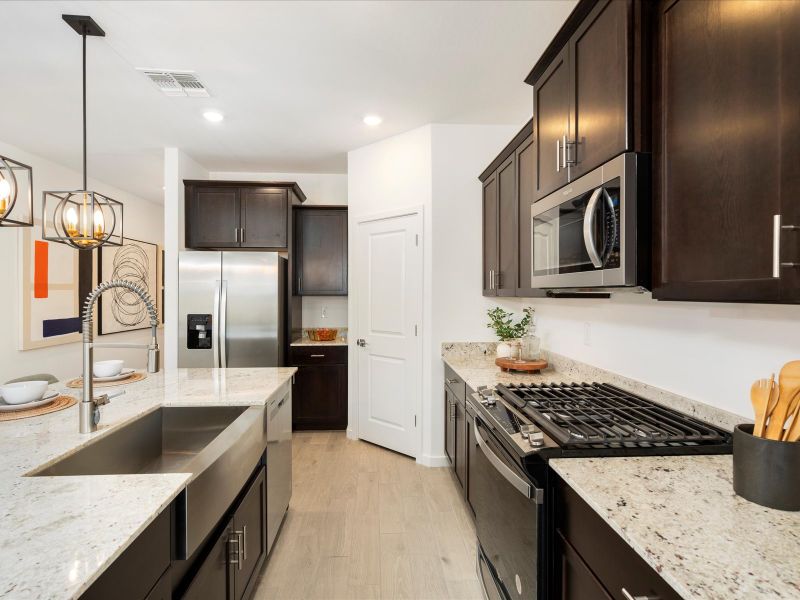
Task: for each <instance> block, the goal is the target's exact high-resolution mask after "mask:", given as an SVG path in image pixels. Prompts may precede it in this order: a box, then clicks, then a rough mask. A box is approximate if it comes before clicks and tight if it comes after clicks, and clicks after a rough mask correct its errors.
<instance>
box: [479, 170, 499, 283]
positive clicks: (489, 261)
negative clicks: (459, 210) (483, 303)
mask: <svg viewBox="0 0 800 600" xmlns="http://www.w3.org/2000/svg"><path fill="white" fill-rule="evenodd" d="M481 182H482V183H483V274H482V279H483V295H484V296H496V295H497V288H496V287H495V281H496V279H495V277H496V274H497V271H498V262H497V252H498V247H497V230H498V223H497V215H498V211H497V173H496V172H494V171H493V172H492V173H491V174H489V175H488V176H487V177H486V179H483V178H482V179H481Z"/></svg>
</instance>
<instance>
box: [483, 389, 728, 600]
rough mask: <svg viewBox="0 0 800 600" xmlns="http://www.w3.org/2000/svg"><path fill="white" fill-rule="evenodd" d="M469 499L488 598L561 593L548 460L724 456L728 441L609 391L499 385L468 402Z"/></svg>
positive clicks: (544, 599) (544, 598) (720, 433)
mask: <svg viewBox="0 0 800 600" xmlns="http://www.w3.org/2000/svg"><path fill="white" fill-rule="evenodd" d="M467 426H468V431H469V434H470V437H471V440H470V443H469V447H470V448H469V453H470V454H469V473H468V476H467V481H468V485H469V501H470V504H471V505H472V508H473V509H474V511H475V523H476V531H477V537H478V565H477V569H478V576H479V577H480V579H481V582H482V584H483V586H484V589H485V591H486V596H487V597H488V598H492V599H493V598H497V599H500V600H509V599H525V600H532V599H537V600H549V599H550V598H554V597H556V596H555V595H554V594H556V593H557V592H558V589H557V585H558V584H557V581H556V577H555V575H556V573H557V568H558V567H557V565H556V564H555V554H554V552H553V550H552V548H553V546H554V537H555V525H554V523H555V514H556V511H557V507H555V506H554V500H555V492H554V486H553V477H554V476H553V474H552V473H551V471H550V469H549V467H548V465H547V462H548V460H549V459H550V458H567V457H587V456H641V455H668V454H669V455H673V454H723V453H724V454H729V453H730V452H731V450H732V445H731V435H730V433H729V432H726V431H724V430H722V429H719V428H717V427H714V426H712V425H709V424H707V423H704V422H703V421H700V420H699V419H696V418H694V417H690V416H688V415H684V414H682V413H680V412H678V411H675V410H672V409H670V408H666V407H663V406H660V405H658V404H656V403H654V402H650V401H648V400H645V399H643V398H640V397H638V396H635V395H633V394H630V393H628V392H626V391H624V390H622V389H620V388H616V387H614V386H611V385H607V384H598V383H592V384H549V385H508V386H503V385H500V386H498V387H497V389H496V390H491V389H483V390H480V391H479V393H476V394H472V395H471V396H470V398H469V401H468V402H467Z"/></svg>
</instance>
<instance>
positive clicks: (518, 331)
mask: <svg viewBox="0 0 800 600" xmlns="http://www.w3.org/2000/svg"><path fill="white" fill-rule="evenodd" d="M522 312H523V313H524V314H523V316H522V318H521V319H520V320H519V322H518V323H515V322H514V315H513V313H510V312H506V311H505V310H503V309H502V308H500V307H499V306H498V307H495V308H490V309H489V310H488V311H487V312H486V314H487V315H488V316H489V323H487V325H486V326H487V327H489V329H492V330H493V331H494V332H495V335H497V339H498V340H499V343H498V344H497V358H506V357H508V356H512V355H513V354H514V349H515V346H518V345H519V342H518V340H519V338H521V337H522V336H524V335H525V334H527V333H528V331H529V330H530V327H531V324H532V322H533V313H534V308H533V307H531V306H528V307H526V308H524V309H523V311H522Z"/></svg>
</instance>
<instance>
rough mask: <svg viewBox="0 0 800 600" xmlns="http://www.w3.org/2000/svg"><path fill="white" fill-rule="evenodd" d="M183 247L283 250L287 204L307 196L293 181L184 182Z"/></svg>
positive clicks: (286, 241) (288, 239) (288, 240)
mask: <svg viewBox="0 0 800 600" xmlns="http://www.w3.org/2000/svg"><path fill="white" fill-rule="evenodd" d="M184 185H185V186H186V187H185V191H186V193H185V198H186V223H185V226H186V247H187V248H197V249H215V248H258V249H265V250H288V248H289V246H290V244H291V236H290V232H289V224H290V214H291V210H292V206H295V205H299V204H300V203H302V202H304V201H305V199H306V197H305V195H304V194H303V192H302V190H301V189H300V188H299V187H298V185H297V184H296V183H284V182H279V183H271V182H270V183H260V182H242V181H189V180H187V181H184Z"/></svg>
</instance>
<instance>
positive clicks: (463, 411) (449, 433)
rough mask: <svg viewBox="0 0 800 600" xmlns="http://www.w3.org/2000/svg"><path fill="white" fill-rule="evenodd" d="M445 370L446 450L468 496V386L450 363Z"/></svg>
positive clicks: (454, 471) (460, 483)
mask: <svg viewBox="0 0 800 600" xmlns="http://www.w3.org/2000/svg"><path fill="white" fill-rule="evenodd" d="M444 372H445V385H444V410H445V413H444V452H445V455H446V456H447V460H448V462H449V463H450V468H452V469H453V474H454V475H455V477H456V481H457V482H458V484H459V485H460V486H461V489H462V491H463V493H464V495H465V496H466V494H467V489H468V484H469V452H468V448H467V446H468V443H469V442H468V438H469V433H468V430H467V404H466V394H467V388H466V384H465V383H464V380H463V379H461V377H459V376H458V375H457V374H456V373H455V371H453V369H451V368H450V366H449V365H445V370H444Z"/></svg>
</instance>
